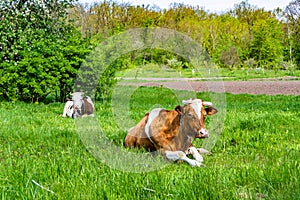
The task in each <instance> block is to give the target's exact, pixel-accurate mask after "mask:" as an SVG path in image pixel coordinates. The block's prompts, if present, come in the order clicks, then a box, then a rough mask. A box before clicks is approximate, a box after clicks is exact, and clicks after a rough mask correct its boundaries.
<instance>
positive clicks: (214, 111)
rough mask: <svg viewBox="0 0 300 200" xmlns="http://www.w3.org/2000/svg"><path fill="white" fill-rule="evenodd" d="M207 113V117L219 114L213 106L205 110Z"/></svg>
mask: <svg viewBox="0 0 300 200" xmlns="http://www.w3.org/2000/svg"><path fill="white" fill-rule="evenodd" d="M205 111H206V113H207V115H214V114H216V113H217V112H218V110H217V109H215V108H214V107H212V106H209V107H207V108H205Z"/></svg>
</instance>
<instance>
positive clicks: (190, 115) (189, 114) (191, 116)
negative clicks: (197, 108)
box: [187, 113, 196, 119]
mask: <svg viewBox="0 0 300 200" xmlns="http://www.w3.org/2000/svg"><path fill="white" fill-rule="evenodd" d="M187 115H188V117H189V118H192V119H196V117H195V115H193V114H191V113H188V114H187Z"/></svg>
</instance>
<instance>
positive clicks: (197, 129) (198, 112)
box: [175, 99, 218, 138]
mask: <svg viewBox="0 0 300 200" xmlns="http://www.w3.org/2000/svg"><path fill="white" fill-rule="evenodd" d="M182 102H183V104H184V106H183V107H181V106H177V107H176V109H175V110H176V111H177V112H178V113H179V114H180V127H181V129H182V131H184V133H186V134H188V135H189V136H190V137H193V138H207V137H208V130H207V129H206V127H205V118H206V116H207V115H213V114H216V113H217V112H218V111H217V109H215V108H214V107H212V103H211V102H206V101H202V100H201V99H189V100H184V101H182Z"/></svg>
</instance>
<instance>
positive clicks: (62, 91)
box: [0, 0, 89, 102]
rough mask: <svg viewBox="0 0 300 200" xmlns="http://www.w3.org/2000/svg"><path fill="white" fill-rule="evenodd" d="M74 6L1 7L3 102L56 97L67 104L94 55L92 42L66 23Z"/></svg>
mask: <svg viewBox="0 0 300 200" xmlns="http://www.w3.org/2000/svg"><path fill="white" fill-rule="evenodd" d="M72 3H73V0H65V1H55V0H50V1H47V2H46V1H39V0H28V1H25V2H23V1H20V2H18V3H13V2H12V1H9V0H5V1H4V2H2V3H1V4H0V7H1V8H2V9H1V11H0V18H1V20H0V27H2V28H1V29H0V49H1V51H0V52H1V53H0V60H1V61H2V62H1V63H0V70H1V71H0V72H1V74H2V75H3V76H1V81H0V90H1V91H3V92H2V93H1V95H2V97H4V98H5V99H7V100H13V99H15V100H23V101H32V102H35V101H43V100H44V99H45V97H46V96H47V95H48V94H50V93H52V94H55V95H56V100H59V101H63V100H64V99H65V97H66V94H67V93H70V91H71V90H72V86H73V84H74V80H73V78H74V77H75V76H76V73H77V70H78V68H79V66H80V64H81V62H82V60H83V59H84V57H85V56H86V55H87V54H88V52H89V48H87V46H86V44H88V41H86V40H84V39H83V38H82V37H81V34H80V33H79V32H78V31H77V30H76V29H75V28H74V27H73V26H72V25H71V24H70V23H69V22H68V21H67V9H68V8H69V7H70V6H71V5H72ZM70 78H71V81H69V79H70ZM58 95H59V96H58Z"/></svg>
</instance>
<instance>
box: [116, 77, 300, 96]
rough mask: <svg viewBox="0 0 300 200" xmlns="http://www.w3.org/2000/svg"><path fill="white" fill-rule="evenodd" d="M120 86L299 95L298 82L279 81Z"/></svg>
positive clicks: (129, 83) (182, 82) (196, 82)
mask: <svg viewBox="0 0 300 200" xmlns="http://www.w3.org/2000/svg"><path fill="white" fill-rule="evenodd" d="M120 84H121V85H139V86H164V87H167V88H172V89H178V90H194V91H197V92H198V91H199V92H200V91H216V92H228V93H232V94H242V93H248V94H268V95H276V94H283V95H300V81H299V80H282V81H281V80H280V81H223V82H220V81H208V82H203V81H202V82H201V81H193V80H187V79H183V80H182V81H178V80H176V81H167V82H166V81H164V82H163V81H157V80H156V82H151V81H150V82H149V80H148V82H142V81H141V82H139V83H136V82H121V83H120Z"/></svg>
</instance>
